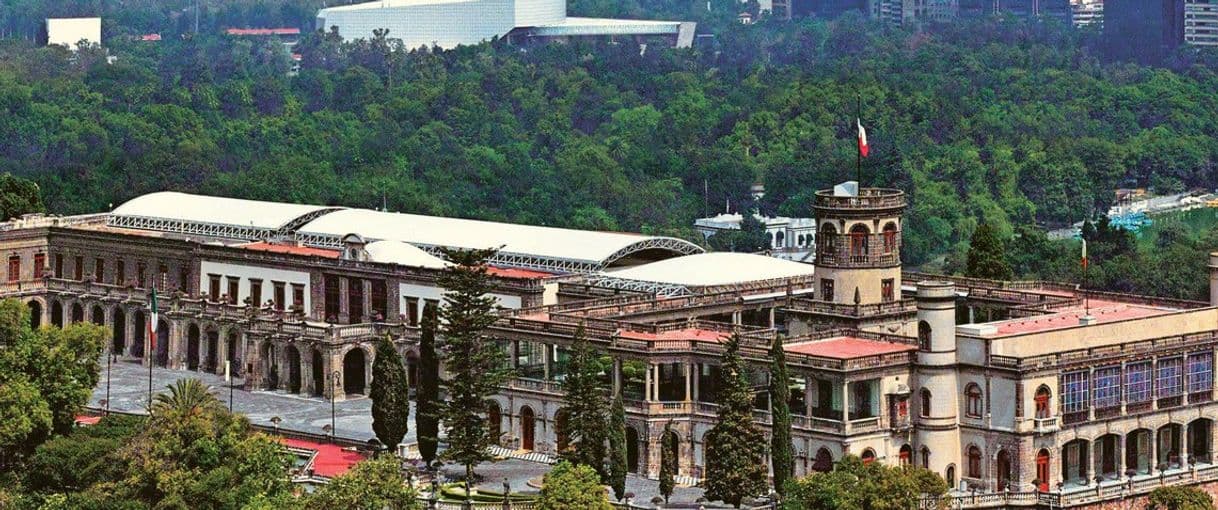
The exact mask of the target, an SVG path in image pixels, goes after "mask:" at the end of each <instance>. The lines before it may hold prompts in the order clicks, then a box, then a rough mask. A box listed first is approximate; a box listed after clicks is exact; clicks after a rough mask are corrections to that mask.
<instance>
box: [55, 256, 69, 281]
mask: <svg viewBox="0 0 1218 510" xmlns="http://www.w3.org/2000/svg"><path fill="white" fill-rule="evenodd" d="M65 276H67V275H66V274H64V272H63V254H62V253H56V254H55V277H56V278H63V277H65Z"/></svg>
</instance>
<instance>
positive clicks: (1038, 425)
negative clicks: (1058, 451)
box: [1032, 416, 1062, 434]
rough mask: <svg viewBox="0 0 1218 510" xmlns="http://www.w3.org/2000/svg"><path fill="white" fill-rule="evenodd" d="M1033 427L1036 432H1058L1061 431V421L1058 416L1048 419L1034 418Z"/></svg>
mask: <svg viewBox="0 0 1218 510" xmlns="http://www.w3.org/2000/svg"><path fill="white" fill-rule="evenodd" d="M1032 426H1033V427H1034V428H1035V429H1036V432H1038V433H1041V434H1045V433H1049V432H1057V431H1058V430H1059V429H1061V427H1062V426H1061V420H1059V419H1058V417H1057V416H1049V417H1047V418H1033V419H1032Z"/></svg>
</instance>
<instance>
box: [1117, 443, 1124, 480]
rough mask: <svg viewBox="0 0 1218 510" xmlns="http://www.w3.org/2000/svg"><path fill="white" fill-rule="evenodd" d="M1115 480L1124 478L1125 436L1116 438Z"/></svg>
mask: <svg viewBox="0 0 1218 510" xmlns="http://www.w3.org/2000/svg"><path fill="white" fill-rule="evenodd" d="M1116 451H1117V453H1118V455H1117V479H1121V478H1124V477H1125V453H1126V452H1125V435H1124V434H1121V435H1119V436H1117V448H1116Z"/></svg>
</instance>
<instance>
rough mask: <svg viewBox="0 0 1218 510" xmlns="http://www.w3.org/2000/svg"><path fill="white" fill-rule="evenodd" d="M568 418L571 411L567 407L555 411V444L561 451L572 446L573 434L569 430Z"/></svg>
mask: <svg viewBox="0 0 1218 510" xmlns="http://www.w3.org/2000/svg"><path fill="white" fill-rule="evenodd" d="M568 418H570V413H568V412H567V408H565V407H564V408H561V409H559V410H557V411H555V412H554V437H555V446H556V448H557V449H558V452H559V453H562V452H564V451H566V450H567V449H569V448H571V434H569V431H568V430H567V429H568Z"/></svg>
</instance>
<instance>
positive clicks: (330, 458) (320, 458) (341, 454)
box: [280, 438, 365, 478]
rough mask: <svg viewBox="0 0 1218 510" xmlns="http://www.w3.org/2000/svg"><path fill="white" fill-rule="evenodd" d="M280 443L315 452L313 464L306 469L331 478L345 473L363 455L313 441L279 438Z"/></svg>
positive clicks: (362, 458) (361, 458)
mask: <svg viewBox="0 0 1218 510" xmlns="http://www.w3.org/2000/svg"><path fill="white" fill-rule="evenodd" d="M280 442H282V443H283V444H284V445H287V446H288V447H290V448H299V449H302V450H313V451H315V452H317V454H316V455H314V456H313V463H312V464H310V465H309V466H308V467H312V468H313V473H314V474H317V475H320V476H325V477H330V478H333V477H335V476H338V475H341V474H343V473H346V472H347V471H348V470H350V469H351V467H352V466H355V465H356V464H358V463H359V462H360V461H362V460H364V459H365V457H364V455H363V454H360V453H358V452H354V451H350V450H347V449H344V448H343V447H341V446H338V445H335V444H329V443H316V442H313V441H305V440H303V439H290V438H280Z"/></svg>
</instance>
